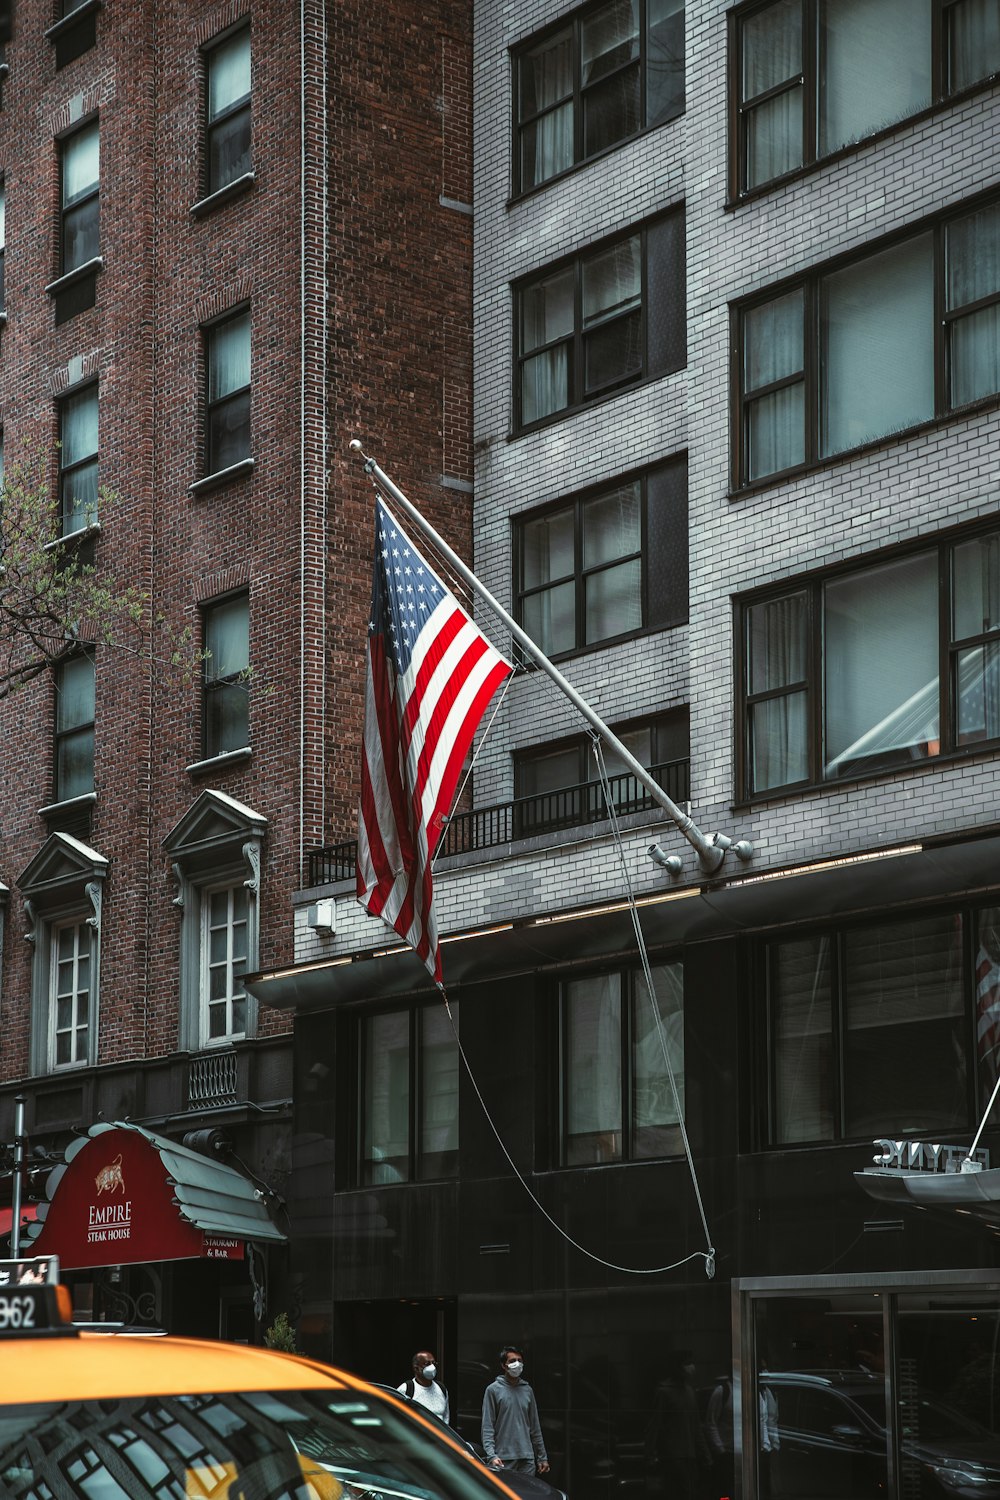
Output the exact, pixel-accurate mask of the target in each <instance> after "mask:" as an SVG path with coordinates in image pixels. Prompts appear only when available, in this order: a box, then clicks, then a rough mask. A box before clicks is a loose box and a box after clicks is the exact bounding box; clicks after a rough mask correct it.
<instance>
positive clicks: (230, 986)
mask: <svg viewBox="0 0 1000 1500" xmlns="http://www.w3.org/2000/svg"><path fill="white" fill-rule="evenodd" d="M239 891H243V892H244V900H245V902H246V909H245V911H244V914H243V916H242V918H237V916H236V915H235V910H234V907H235V902H234V896H235V894H236V893H237V892H239ZM223 894H225V896H226V898H227V902H226V921H225V925H224V926H222V927H220V926H219V925H218V924H215V925H213V922H212V897H213V896H220V895H223ZM198 907H199V911H198V916H199V924H200V927H199V937H200V942H199V955H198V956H199V984H198V996H199V1021H198V1031H199V1037H200V1045H201V1047H202V1048H204V1049H205V1050H206V1051H209V1050H211V1049H213V1048H216V1047H229V1046H231V1045H232V1044H233V1042H242V1041H244V1040H245V1039H246V1037H247V1034H248V1033H247V1025H248V1022H247V1011H248V1007H249V997H248V995H247V992H246V989H245V986H244V984H243V980H244V979H245V978H246V976H247V975H248V974H250V973H251V972H252V970H251V968H250V938H251V925H250V924H251V912H250V907H251V894H250V892H249V891H247V890H246V887H245V884H244V882H243V881H242V880H239V879H236V880H233V879H229V880H222V881H216V882H211V883H209V884H207V885H204V886H202V887H201V888H200V890H199V902H198ZM239 925H242V927H243V929H244V946H245V947H246V953H245V954H244V955H243V957H242V958H239V957H234V948H235V931H236V928H237V926H239ZM220 930H221V931H224V932H225V933H226V957H225V961H224V962H225V971H226V993H225V995H224V996H223V997H221V1001H222V1004H223V1005H224V1007H225V1009H224V1014H225V1019H226V1025H225V1027H224V1029H223V1031H222V1032H221V1033H220V1034H219V1035H218V1036H213V1035H212V1011H213V1006H216V1005H218V1003H219V1002H218V1001H215V1000H213V998H212V986H211V976H212V970H213V969H214V968H218V967H219V965H218V964H213V962H212V952H211V937H212V933H213V931H220ZM240 963H242V965H243V972H242V975H240V974H238V973H237V972H236V970H237V968H238V965H239V964H240ZM240 999H242V1001H243V1026H242V1027H241V1028H239V1029H237V1027H236V1026H235V1025H234V1024H233V1010H234V1006H235V1003H236V1001H237V1000H240Z"/></svg>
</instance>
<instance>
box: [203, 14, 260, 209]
mask: <svg viewBox="0 0 1000 1500" xmlns="http://www.w3.org/2000/svg"><path fill="white" fill-rule="evenodd" d="M206 74H207V85H208V108H207V127H206V140H205V160H206V178H207V182H206V187H207V190H208V192H209V193H217V192H218V191H219V190H220V188H224V187H227V186H228V185H229V183H231V182H235V181H236V179H237V178H239V177H243V176H245V175H246V173H247V172H249V171H250V167H251V162H250V28H249V27H248V26H247V27H244V28H243V29H242V30H241V31H238V32H236V33H235V35H233V36H230V37H228V38H227V39H226V40H225V41H224V42H219V43H218V44H217V45H216V46H214V47H213V48H212V49H211V51H210V52H209V53H208V56H207V64H206Z"/></svg>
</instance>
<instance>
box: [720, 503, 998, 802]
mask: <svg viewBox="0 0 1000 1500" xmlns="http://www.w3.org/2000/svg"><path fill="white" fill-rule="evenodd" d="M991 536H995V537H998V538H1000V526H998V525H997V523H996V521H995V520H994V521H993V522H992V523H991V524H990V523H984V522H982V521H980V522H978V523H977V524H976V525H975V526H973V527H967V528H963V529H952V530H950V531H947V532H941V533H938V534H937V535H935V536H932V537H921V538H917V539H915V540H914V541H912V542H907V543H905V544H903V545H901V546H896V547H891V548H886V549H883V550H882V551H879V552H872V553H866V554H864V555H863V556H861V557H853V558H851V559H850V560H849V561H848V562H845V563H840V564H838V565H837V566H836V567H833V568H827V569H823V570H820V571H817V572H814V573H806V574H802V575H800V576H798V577H796V578H790V579H786V580H784V581H783V583H782V584H781V585H775V584H772V585H769V586H768V587H767V588H765V589H759V590H755V591H753V592H748V593H746V594H742V595H739V596H737V597H736V599H735V600H734V611H733V622H734V681H735V682H736V685H737V690H736V723H737V734H736V785H737V787H738V788H739V798H740V800H741V801H742V802H744V803H746V804H757V803H761V802H769V801H775V800H777V799H783V798H788V797H795V796H797V795H800V794H801V793H802V792H804V791H833V790H835V789H837V788H842V787H844V786H847V785H850V784H852V783H853V782H861V781H870V780H875V779H877V778H879V777H885V776H892V777H896V776H899V775H900V774H904V773H919V772H921V771H923V770H925V769H933V768H934V767H935V766H938V765H940V764H942V763H947V762H948V761H949V760H952V761H953V760H958V759H963V760H964V759H968V758H969V757H970V756H973V755H979V754H991V753H993V752H994V751H995V750H996V748H997V746H1000V735H997V736H993V737H990V738H983V739H978V740H972V741H968V742H966V743H965V744H960V743H959V734H958V724H957V717H956V716H957V708H958V694H957V693H956V691H955V688H954V666H953V663H954V662H955V660H956V659H957V657H958V655H959V653H960V652H961V651H962V650H963V649H969V648H974V647H975V646H977V645H981V644H984V643H992V642H995V641H997V640H1000V632H984V633H981V634H978V635H975V636H969V637H964V636H963V637H957V636H953V634H952V629H953V626H952V620H953V604H954V595H955V590H954V578H953V559H954V553H955V551H956V549H957V548H958V547H960V546H961V545H962V544H963V543H965V542H970V541H977V540H983V539H985V538H987V537H991ZM921 555H926V556H928V557H933V556H935V555H936V573H937V610H938V628H937V642H938V647H937V662H938V723H939V733H940V741H939V749H938V751H937V753H936V754H934V755H927V756H924V757H922V758H919V759H911V760H904V759H900V761H899V763H898V764H896V765H888V764H882V765H880V766H876V767H873V768H872V769H871V770H865V769H864V768H859V767H855V768H854V769H852V770H850V771H849V772H847V773H846V774H845V775H843V776H831V777H829V778H824V776H823V774H822V771H823V762H824V751H825V741H824V723H823V710H824V684H825V659H824V654H823V651H824V641H823V636H824V620H823V596H824V590H825V588H826V585H827V584H830V583H835V582H838V581H840V580H842V579H845V578H849V577H851V576H852V575H856V574H861V573H865V572H867V571H869V570H872V569H875V568H879V567H883V566H886V565H888V564H891V563H895V562H901V561H904V560H906V559H908V558H917V557H919V556H921ZM798 594H802V595H804V596H805V611H804V630H805V652H804V660H805V668H806V675H805V677H804V678H798V679H796V680H795V681H794V682H790V683H786V684H782V685H781V686H779V687H776V688H766V689H761V690H760V691H759V692H756V693H755V692H752V691H751V690H750V688H749V681H748V677H749V668H750V652H749V635H748V630H749V619H750V611H751V610H752V609H753V608H754V607H756V606H757V605H761V604H767V603H770V602H773V601H777V600H779V599H784V598H791V597H792V596H794V595H798ZM799 691H804V692H805V695H806V708H805V722H806V736H807V740H806V760H807V766H808V775H807V776H806V777H805V778H804V779H801V780H798V781H792V782H783V783H781V784H780V785H776V786H771V787H768V788H765V789H763V790H761V791H755V790H754V789H753V787H752V786H751V784H750V775H751V767H752V753H751V745H750V736H751V721H752V716H751V710H752V709H753V708H754V707H756V705H757V704H759V703H764V702H767V701H773V700H775V699H778V698H781V697H784V696H789V695H791V694H792V693H796V692H799Z"/></svg>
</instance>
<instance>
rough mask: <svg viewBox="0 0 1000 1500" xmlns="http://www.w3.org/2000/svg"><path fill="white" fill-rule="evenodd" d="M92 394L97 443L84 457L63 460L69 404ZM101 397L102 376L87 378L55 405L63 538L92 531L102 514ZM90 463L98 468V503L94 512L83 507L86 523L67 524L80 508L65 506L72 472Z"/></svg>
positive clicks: (79, 470)
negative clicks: (69, 525)
mask: <svg viewBox="0 0 1000 1500" xmlns="http://www.w3.org/2000/svg"><path fill="white" fill-rule="evenodd" d="M90 395H92V396H93V400H94V405H95V408H96V426H97V447H96V448H94V449H93V450H91V451H90V452H89V453H86V454H84V455H83V456H82V457H81V458H78V459H75V460H74V461H73V462H72V463H66V462H65V461H64V455H65V447H66V439H65V422H66V413H67V411H68V409H69V406H70V404H71V403H72V402H76V401H79V400H80V398H81V397H84V396H88V397H89V396H90ZM100 401H101V393H100V381H99V380H87V381H84V382H83V383H82V384H80V385H76V386H73V387H72V388H71V389H70V390H67V391H64V392H63V393H62V395H61V396H60V397H59V399H58V401H57V403H56V408H57V412H58V427H59V535H60V537H63V538H66V537H74V536H80V535H81V534H86V533H87V532H89V531H92V530H93V529H94V528H95V527H96V526H97V525H98V524H99V515H100V482H101V468H100V462H101V459H100V454H101V442H100V432H101V404H100ZM90 465H93V466H94V468H95V471H96V484H95V486H94V491H95V497H96V503H95V506H94V511H93V514H90V513H89V512H87V511H86V510H85V511H83V515H84V517H85V520H84V523H83V525H82V526H75V527H69V528H68V527H67V524H66V523H67V520H69V519H71V518H72V516H73V515H75V514H76V513H77V509H76V507H75V506H74V507H73V508H72V509H71V510H70V511H69V512H67V509H66V500H67V496H66V490H67V487H68V485H69V484H70V482H71V480H72V477H73V475H75V474H78V473H80V472H81V470H83V469H84V468H87V467H89V466H90Z"/></svg>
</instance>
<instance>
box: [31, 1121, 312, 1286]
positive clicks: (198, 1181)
mask: <svg viewBox="0 0 1000 1500" xmlns="http://www.w3.org/2000/svg"><path fill="white" fill-rule="evenodd" d="M47 1193H48V1202H46V1203H41V1204H39V1205H38V1210H37V1212H38V1219H37V1221H36V1222H35V1223H34V1224H29V1225H28V1227H27V1229H26V1230H25V1232H24V1234H23V1236H22V1250H23V1253H25V1254H30V1255H58V1256H59V1260H60V1265H61V1267H62V1268H63V1269H77V1268H80V1267H84V1266H111V1265H132V1264H135V1263H137V1262H144V1261H162V1260H190V1259H194V1258H207V1259H209V1260H239V1259H242V1258H243V1253H244V1245H245V1243H246V1241H247V1240H251V1241H253V1242H255V1243H258V1244H282V1243H284V1240H285V1236H284V1235H283V1234H282V1233H281V1231H280V1230H279V1229H278V1228H277V1226H276V1225H275V1224H274V1223H273V1222H272V1220H271V1217H270V1215H269V1213H268V1211H267V1208H266V1207H265V1204H264V1201H263V1195H262V1193H261V1192H260V1190H259V1189H257V1188H256V1187H255V1186H254V1184H253V1183H252V1182H250V1181H249V1180H248V1179H247V1178H246V1177H244V1176H243V1175H242V1174H241V1173H239V1172H236V1171H234V1170H233V1168H232V1167H227V1166H226V1165H225V1164H224V1163H223V1162H219V1161H212V1160H211V1159H210V1158H209V1157H207V1156H203V1155H202V1154H201V1153H200V1152H198V1151H189V1150H188V1149H187V1147H185V1146H179V1145H178V1144H177V1143H176V1141H170V1140H167V1139H166V1137H164V1136H159V1135H154V1134H153V1133H152V1131H149V1130H144V1129H143V1128H142V1127H141V1126H140V1125H131V1124H128V1123H116V1124H114V1125H108V1124H99V1125H92V1126H91V1127H90V1130H89V1131H88V1132H87V1134H86V1135H85V1136H81V1137H80V1139H79V1140H76V1141H74V1142H73V1143H72V1144H71V1145H70V1146H69V1147H68V1148H67V1151H66V1156H65V1162H64V1163H63V1164H62V1165H60V1166H58V1167H56V1168H55V1170H54V1171H53V1172H51V1173H50V1175H49V1180H48V1185H47Z"/></svg>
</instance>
